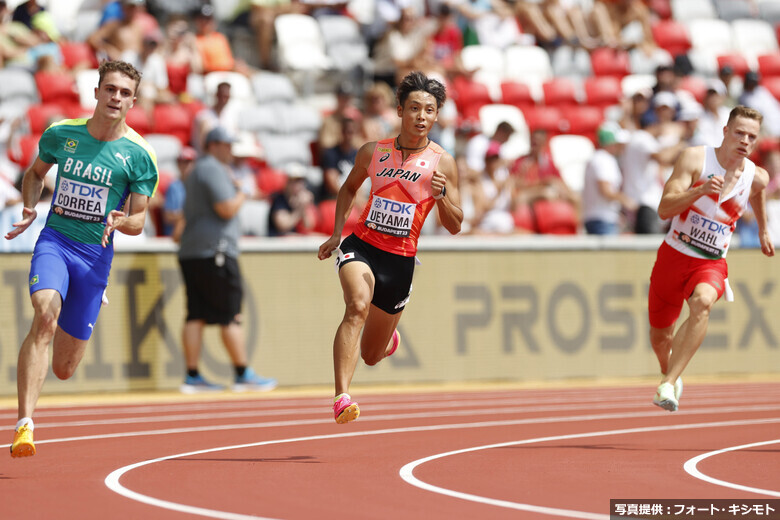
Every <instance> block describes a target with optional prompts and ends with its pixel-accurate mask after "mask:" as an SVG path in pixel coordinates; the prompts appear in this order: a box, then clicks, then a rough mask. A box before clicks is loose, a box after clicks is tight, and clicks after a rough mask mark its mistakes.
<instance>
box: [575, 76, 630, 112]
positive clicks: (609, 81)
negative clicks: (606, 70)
mask: <svg viewBox="0 0 780 520" xmlns="http://www.w3.org/2000/svg"><path fill="white" fill-rule="evenodd" d="M583 88H584V90H585V103H586V104H588V105H592V106H597V107H601V108H605V107H608V106H611V105H617V104H619V103H620V100H621V98H622V96H623V91H622V88H621V86H620V80H619V79H618V78H617V77H614V76H596V77H590V78H586V79H585V83H584V85H583Z"/></svg>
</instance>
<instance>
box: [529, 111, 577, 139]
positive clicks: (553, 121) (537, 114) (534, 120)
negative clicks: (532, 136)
mask: <svg viewBox="0 0 780 520" xmlns="http://www.w3.org/2000/svg"><path fill="white" fill-rule="evenodd" d="M523 115H524V116H525V122H526V123H527V124H528V129H529V130H530V131H532V132H533V131H534V130H546V131H547V133H548V134H549V135H550V137H552V136H553V135H558V134H560V133H563V132H565V131H567V130H568V128H567V125H568V122H567V121H566V119H564V117H563V113H562V112H561V109H560V108H558V107H548V106H537V107H530V108H527V109H526V110H524V111H523Z"/></svg>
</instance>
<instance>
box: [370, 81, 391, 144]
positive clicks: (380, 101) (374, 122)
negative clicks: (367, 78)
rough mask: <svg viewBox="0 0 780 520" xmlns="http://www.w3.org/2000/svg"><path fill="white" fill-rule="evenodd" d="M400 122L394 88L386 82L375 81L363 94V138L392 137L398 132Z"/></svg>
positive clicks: (373, 139) (375, 139)
mask: <svg viewBox="0 0 780 520" xmlns="http://www.w3.org/2000/svg"><path fill="white" fill-rule="evenodd" d="M398 124H399V123H398V114H396V110H395V95H393V89H391V88H390V86H389V85H388V84H387V83H384V82H378V83H374V84H373V85H371V86H370V87H369V88H368V89H367V90H366V92H365V94H364V95H363V122H362V134H363V140H365V141H378V140H380V139H385V138H387V137H391V136H393V135H395V134H397V133H398V131H399V128H398Z"/></svg>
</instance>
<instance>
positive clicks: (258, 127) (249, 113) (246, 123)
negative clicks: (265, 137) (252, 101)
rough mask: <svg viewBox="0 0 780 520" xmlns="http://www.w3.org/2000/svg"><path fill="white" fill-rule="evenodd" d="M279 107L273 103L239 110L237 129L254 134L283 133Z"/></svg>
mask: <svg viewBox="0 0 780 520" xmlns="http://www.w3.org/2000/svg"><path fill="white" fill-rule="evenodd" d="M280 118H281V112H280V106H279V105H278V104H274V103H266V104H263V105H254V106H248V107H245V108H244V109H242V110H241V117H239V118H238V129H239V130H242V131H248V132H254V133H256V134H275V133H283V130H282V128H281V125H280Z"/></svg>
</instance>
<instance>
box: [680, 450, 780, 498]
mask: <svg viewBox="0 0 780 520" xmlns="http://www.w3.org/2000/svg"><path fill="white" fill-rule="evenodd" d="M770 444H780V439H775V440H772V441H764V442H754V443H752V444H743V445H741V446H732V447H730V448H723V449H722V450H716V451H711V452H709V453H702V454H701V455H698V456H696V457H693V458H692V459H690V460H688V461H687V462H686V463H685V464H684V465H683V468H684V469H685V471H687V472H688V473H689V474H690V475H691V476H693V477H695V478H698V479H701V480H703V481H705V482H709V483H710V484H715V485H716V486H723V487H727V488H731V489H738V490H740V491H747V492H748V493H757V494H759V495H768V496H770V497H780V491H772V490H769V489H759V488H753V487H748V486H743V485H741V484H735V483H733V482H727V481H725V480H719V479H716V478H713V477H710V476H709V475H705V474H704V473H702V472H701V471H699V469H698V468H697V467H696V466H697V465H698V464H699V462H701V461H703V460H704V459H707V458H710V457H714V456H715V455H720V454H722V453H728V452H730V451H738V450H747V449H750V448H757V447H759V446H769V445H770Z"/></svg>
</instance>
